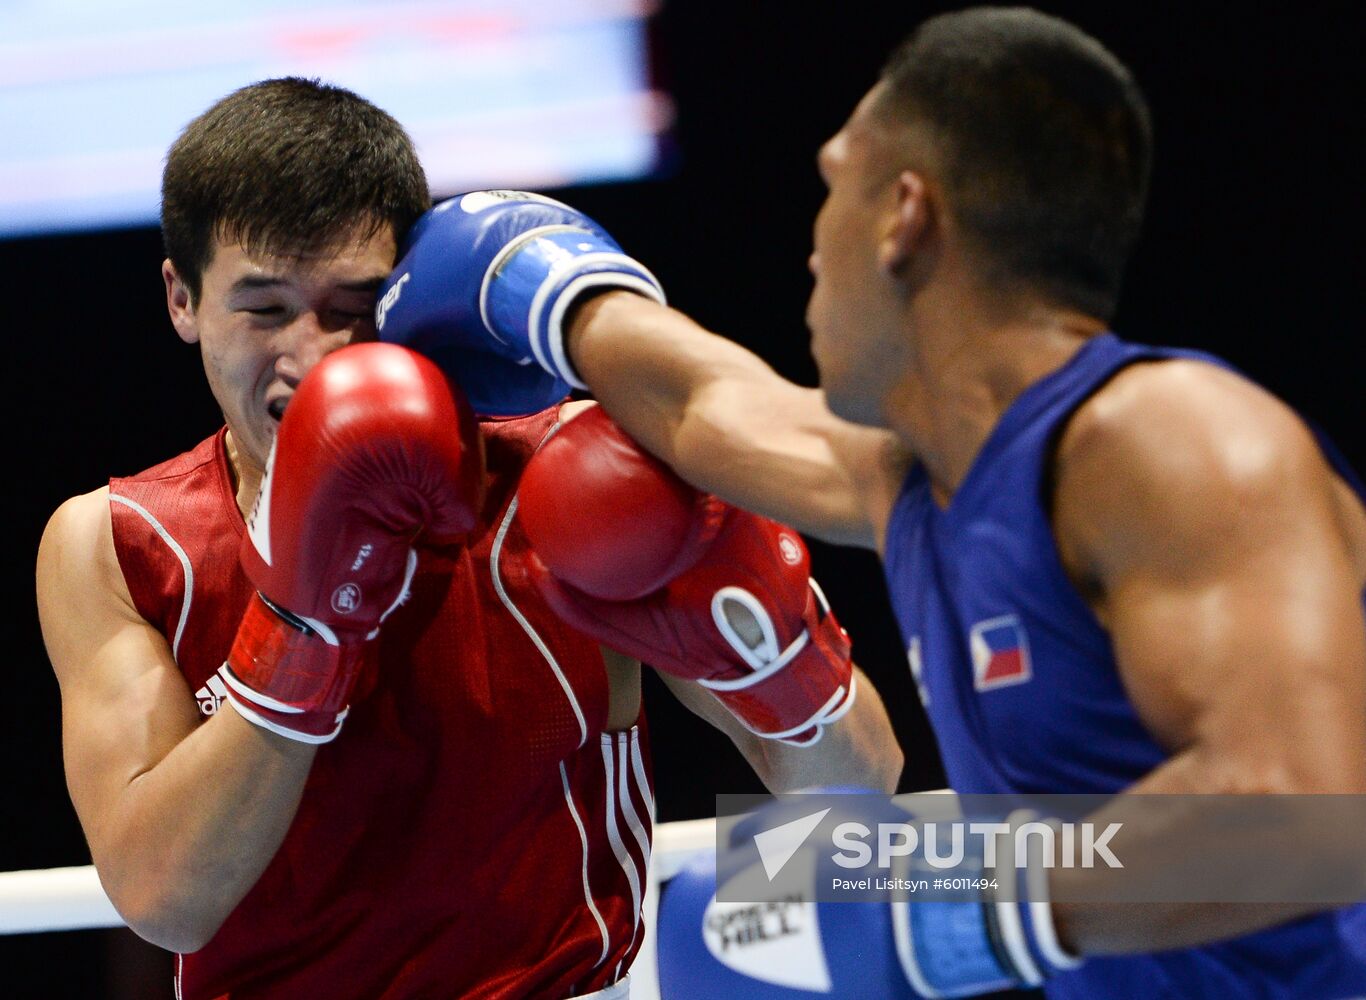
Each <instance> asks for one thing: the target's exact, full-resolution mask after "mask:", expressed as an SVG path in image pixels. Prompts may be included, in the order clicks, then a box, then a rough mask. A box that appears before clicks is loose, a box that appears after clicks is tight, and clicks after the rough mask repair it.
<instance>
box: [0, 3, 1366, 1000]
mask: <svg viewBox="0 0 1366 1000" xmlns="http://www.w3.org/2000/svg"><path fill="white" fill-rule="evenodd" d="M952 6H959V5H942V4H912V3H904V4H897V5H891V4H887V5H882V4H876V3H868V2H862V0H848V2H839V3H825V2H822V3H816V4H812V5H811V7H810V8H809V9H804V10H798V9H796V7H795V5H792V4H790V3H778V2H757V3H728V4H711V3H696V2H693V3H688V2H683V0H677V2H674V3H672V4H669V5H667V6H666V8H665V9H664V10H663V11H662V12H661V13H660V15H659V16H658V18H657V19H656V21H655V25H654V27H655V35H656V39H655V40H656V48H657V55H658V58H659V72H658V77H659V80H658V82H659V84H660V85H661V86H663V87H665V88H666V89H669V90H670V91H672V93H673V94H674V95H675V98H676V101H677V108H678V120H677V123H676V129H675V132H674V140H673V142H672V144H671V149H670V162H671V167H670V171H669V174H668V176H666V177H665V178H664V179H662V180H654V181H649V182H642V183H635V184H627V185H610V186H601V187H594V188H585V189H577V190H573V191H569V192H562V193H560V195H561V197H564V198H566V199H567V200H569V201H571V202H572V203H574V204H576V205H577V206H579V207H581V208H583V209H585V210H586V211H588V212H589V213H590V214H592V215H594V216H595V217H597V218H598V220H599V221H601V222H602V223H604V224H605V225H606V226H607V228H608V229H610V230H611V231H613V232H614V234H615V235H616V236H617V237H618V239H619V240H620V242H621V243H622V244H623V245H624V246H625V247H626V248H627V249H628V250H629V251H631V252H633V253H635V254H636V255H638V256H639V257H641V258H642V259H643V260H644V261H646V262H647V263H648V264H649V266H650V267H651V268H652V269H653V270H654V271H655V273H656V274H658V275H659V277H660V279H661V280H662V281H663V283H664V285H665V287H666V288H667V289H668V291H669V294H670V300H671V302H672V303H673V304H675V305H677V306H679V307H681V308H682V309H684V310H685V311H687V312H689V313H691V314H692V315H693V316H695V317H696V318H697V319H698V320H699V321H701V322H702V323H703V324H705V325H707V326H709V327H711V328H713V329H716V330H718V331H719V332H722V333H725V334H728V335H729V336H731V337H733V338H735V339H736V340H739V341H741V342H742V343H745V344H747V345H749V346H751V347H752V348H754V349H755V350H757V351H759V352H760V353H761V354H762V355H763V356H764V357H765V358H767V359H768V360H769V361H770V362H771V363H773V364H774V365H775V366H776V367H777V368H778V369H779V371H781V372H782V373H783V374H785V375H788V376H789V377H792V378H795V379H797V380H799V381H808V382H809V381H811V380H813V378H814V369H813V367H812V365H811V362H810V359H809V357H808V355H807V351H806V332H805V329H804V327H803V324H802V312H803V308H804V305H805V301H806V296H807V293H808V291H809V285H810V281H809V278H808V276H807V274H806V270H805V266H804V264H805V259H806V256H807V254H808V253H809V251H810V226H811V220H812V218H813V217H814V214H815V211H816V209H817V207H818V205H819V203H820V198H821V187H820V184H819V181H818V179H817V177H816V173H815V170H814V166H813V156H814V154H815V151H816V149H817V147H818V145H819V144H820V142H821V141H822V140H823V139H824V138H825V137H827V136H828V135H829V134H830V133H831V132H833V131H834V130H835V129H836V128H837V127H838V126H839V124H840V123H841V121H842V120H843V118H844V116H845V115H846V114H847V113H848V112H849V110H850V109H851V108H852V106H853V104H854V103H855V101H856V100H857V99H858V97H859V96H860V95H861V94H862V93H863V92H864V90H866V89H867V87H868V86H870V85H871V84H872V83H873V81H874V79H875V77H876V74H877V71H878V69H879V67H880V66H881V64H882V61H883V59H884V57H885V56H886V54H887V52H888V50H889V49H890V48H891V46H892V45H893V44H894V43H895V42H896V41H897V40H898V39H899V38H900V37H901V36H902V35H903V34H904V33H905V31H906V30H908V29H909V28H910V27H911V26H912V25H913V24H914V23H915V22H916V21H918V20H920V19H921V18H923V17H924V16H927V15H928V14H931V13H935V12H938V11H940V10H943V9H948V8H949V7H952ZM1042 6H1044V8H1045V9H1048V10H1051V11H1055V12H1057V13H1061V14H1063V15H1064V16H1067V17H1069V18H1071V19H1073V20H1075V21H1077V22H1078V23H1079V24H1081V25H1082V26H1083V27H1085V28H1086V29H1088V30H1090V31H1091V32H1093V33H1094V34H1096V35H1097V36H1098V37H1099V38H1100V39H1102V40H1103V41H1104V42H1105V43H1106V44H1107V45H1108V46H1109V47H1110V48H1111V49H1112V50H1113V51H1115V52H1116V54H1117V55H1119V56H1120V58H1121V59H1123V60H1124V61H1125V62H1126V63H1127V64H1128V65H1129V66H1130V67H1131V68H1132V69H1133V71H1134V73H1135V75H1136V76H1137V78H1138V80H1139V82H1140V84H1141V85H1142V86H1143V88H1144V90H1145V91H1146V93H1147V95H1148V98H1149V100H1150V102H1151V104H1152V108H1153V115H1154V120H1155V123H1156V134H1157V161H1156V169H1155V173H1154V178H1153V187H1152V198H1151V203H1150V209H1149V215H1148V221H1147V224H1146V228H1145V231H1144V236H1143V238H1142V241H1141V243H1140V245H1139V247H1138V251H1137V253H1136V256H1135V258H1134V261H1133V264H1132V266H1131V268H1130V272H1129V278H1128V283H1127V287H1126V292H1125V295H1124V298H1123V301H1122V305H1121V309H1120V315H1119V318H1118V320H1117V323H1116V326H1117V327H1118V329H1120V330H1121V331H1122V332H1123V333H1125V334H1126V335H1128V336H1130V337H1131V338H1134V339H1139V340H1146V341H1151V342H1158V343H1171V344H1184V345H1190V346H1196V347H1200V348H1205V349H1208V350H1213V351H1216V352H1217V353H1220V354H1222V355H1224V356H1225V357H1227V358H1229V359H1230V360H1232V361H1233V362H1234V363H1235V364H1237V365H1239V366H1240V367H1242V368H1243V369H1244V370H1246V371H1247V372H1249V373H1250V374H1251V375H1252V376H1253V377H1255V378H1256V379H1258V380H1259V381H1261V382H1262V383H1264V384H1266V385H1267V386H1269V387H1270V388H1272V389H1273V390H1274V391H1276V392H1277V393H1279V394H1281V395H1282V396H1284V397H1285V398H1286V399H1288V400H1289V401H1290V402H1291V403H1293V404H1294V405H1295V406H1297V407H1298V408H1300V410H1301V411H1302V412H1304V413H1305V414H1307V415H1309V416H1311V417H1312V418H1313V419H1315V420H1317V421H1319V422H1320V423H1321V424H1322V425H1323V426H1324V427H1325V428H1326V429H1327V430H1328V431H1329V433H1330V434H1332V435H1333V436H1334V437H1335V438H1336V439H1337V440H1338V442H1339V443H1340V444H1341V445H1342V446H1343V448H1344V449H1345V450H1346V452H1347V453H1348V455H1349V457H1350V458H1352V459H1353V460H1354V462H1355V463H1356V464H1357V465H1358V467H1363V460H1366V434H1364V433H1363V429H1362V425H1361V420H1360V415H1359V407H1360V394H1359V390H1358V385H1357V382H1358V369H1359V365H1360V360H1361V357H1362V351H1361V347H1360V337H1361V334H1362V330H1361V311H1360V308H1359V305H1358V303H1359V298H1360V273H1361V239H1360V226H1361V223H1362V213H1361V184H1362V168H1361V157H1360V145H1361V128H1362V125H1361V122H1362V113H1363V102H1362V73H1361V69H1360V65H1361V52H1362V51H1363V47H1362V42H1363V32H1362V14H1361V11H1362V7H1361V5H1360V4H1359V3H1346V2H1343V3H1310V2H1302V3H1293V4H1291V3H1282V4H1267V3H1246V4H1227V3H1203V4H1202V3H1196V4H1185V5H1182V6H1180V7H1179V8H1177V7H1173V8H1170V9H1168V8H1165V7H1163V6H1161V5H1155V4H1151V3H1094V4H1080V3H1074V4H1044V5H1042ZM585 71H589V70H588V69H587V68H586V69H585ZM160 259H161V255H160V246H159V236H158V234H157V232H156V231H154V230H150V229H148V230H126V231H119V232H111V233H99V234H88V235H78V236H65V237H61V238H50V239H27V240H12V241H8V242H4V241H0V275H3V276H4V277H3V280H4V287H5V292H6V294H5V295H4V300H3V301H4V313H3V323H4V327H5V330H6V334H7V336H6V352H7V354H8V356H9V364H8V365H7V366H6V368H5V378H6V385H5V393H4V399H5V400H6V405H7V411H6V414H5V421H4V427H5V428H6V431H7V433H6V438H7V441H8V444H9V447H10V449H11V452H10V457H9V460H8V467H9V470H10V471H9V477H8V478H9V488H8V489H7V490H6V496H7V502H8V504H10V505H11V514H10V515H9V517H8V522H9V524H10V525H11V526H12V528H13V534H12V536H11V537H10V541H9V544H8V551H9V555H8V557H7V558H6V560H5V572H6V577H5V579H6V583H7V587H8V590H7V596H8V597H9V600H8V602H7V606H8V607H9V608H10V609H11V611H10V614H11V623H12V624H11V633H12V635H13V637H14V640H15V641H14V644H13V646H12V647H11V650H10V655H9V657H8V659H9V662H8V664H7V665H6V666H7V669H6V673H5V676H6V678H7V682H6V684H5V688H4V694H3V697H0V740H3V744H2V750H0V870H9V869H21V868H39V867H49V866H55V865H72V864H83V863H86V862H88V860H89V855H88V853H87V851H86V848H85V846H84V842H83V840H82V838H81V834H80V830H79V828H78V827H77V825H76V822H75V817H74V814H73V812H72V810H71V807H70V804H69V802H68V800H67V797H66V791H65V788H64V785H63V780H62V774H61V762H60V745H59V739H60V718H59V706H58V697H57V686H56V683H55V681H54V679H53V676H52V673H51V669H50V667H49V666H48V664H47V661H46V657H45V655H44V653H43V648H42V644H41V640H40V637H39V633H38V625H37V616H36V614H35V612H34V608H33V596H32V575H31V574H32V563H33V557H34V553H35V551H36V548H37V543H38V538H39V535H40V533H41V531H42V527H43V524H44V522H45V521H46V518H47V516H48V515H49V514H50V513H51V511H52V510H53V509H54V508H55V507H56V506H57V505H58V504H59V503H60V502H61V501H62V500H63V499H64V498H66V497H67V496H70V495H72V494H74V493H78V492H84V491H87V490H90V489H93V488H95V487H97V486H99V485H101V484H102V483H103V482H104V481H105V480H106V479H107V478H108V477H109V476H110V475H111V474H127V473H132V472H135V471H137V470H140V469H142V468H145V467H147V466H149V465H151V464H153V463H154V462H157V461H159V460H161V459H164V458H166V457H168V456H170V455H172V454H174V453H177V452H179V451H182V450H184V449H186V448H189V447H191V446H192V445H193V444H195V443H196V442H198V441H199V440H200V439H201V438H202V437H204V436H205V435H206V434H208V433H209V432H211V431H212V430H213V429H214V428H215V427H216V426H217V424H218V422H219V416H218V414H217V413H216V411H215V408H214V405H213V402H212V399H211V397H210V396H209V393H208V391H207V388H206V387H205V385H204V383H203V376H202V372H201V370H200V368H199V364H198V355H197V353H196V351H195V349H193V348H189V347H186V346H185V345H183V344H181V343H180V341H179V340H178V339H176V337H175V336H174V334H173V332H172V330H171V327H170V324H169V322H168V320H167V318H166V313H165V307H164V304H163V296H162V290H161V282H160V278H159V274H158V265H159V262H160ZM815 558H816V565H817V573H818V575H819V576H820V578H821V579H822V581H823V582H824V584H825V587H826V590H827V592H828V593H829V595H830V597H831V599H832V601H833V603H834V605H835V607H836V609H837V611H838V612H839V614H840V616H841V618H842V619H843V621H844V623H845V624H846V625H847V626H848V628H849V630H850V631H851V633H852V634H853V635H854V637H855V640H856V646H855V655H856V658H857V659H858V661H859V662H860V663H861V664H862V665H863V667H864V668H865V669H866V670H867V672H868V673H869V675H870V676H871V677H872V678H873V680H874V681H875V683H876V684H877V685H878V686H879V688H880V689H881V690H882V692H883V695H884V698H885V699H886V701H887V703H888V705H889V708H890V710H891V712H892V715H893V718H894V720H895V723H896V726H897V730H898V733H899V734H900V736H901V738H902V741H903V745H904V746H905V748H906V751H907V767H906V773H905V777H904V779H903V783H902V787H903V790H911V789H919V788H928V787H936V786H938V785H939V784H940V783H942V780H943V779H942V774H941V773H940V771H939V766H938V762H937V760H936V759H935V754H934V750H933V745H932V743H931V742H930V739H929V736H928V732H927V730H926V728H925V723H924V718H923V716H922V714H921V712H920V709H919V705H918V703H917V702H916V699H915V695H914V691H913V688H912V687H911V685H910V681H909V678H908V676H907V670H906V667H905V658H904V653H903V651H902V649H901V643H900V641H899V639H898V638H897V636H896V633H895V628H894V626H893V625H892V623H891V618H890V614H889V612H888V610H887V605H886V597H885V594H884V592H883V585H882V582H881V578H880V576H879V573H878V570H877V565H876V561H875V560H874V558H872V557H871V556H868V555H866V554H860V553H849V552H845V551H839V550H834V549H830V548H826V547H821V546H816V547H815ZM647 698H648V699H649V704H650V708H651V716H652V728H653V733H654V744H655V757H656V761H657V772H658V773H657V783H658V788H659V803H660V818H661V819H662V820H672V819H680V818H686V817H692V816H700V815H705V814H710V813H711V812H712V811H713V805H712V799H711V796H712V795H713V794H714V793H716V792H719V791H745V790H749V789H752V788H755V787H757V785H756V782H755V780H754V779H753V778H752V776H750V775H749V773H748V772H747V769H746V768H745V766H744V764H743V763H741V762H740V761H739V759H738V758H737V757H736V756H735V755H734V754H733V753H732V752H730V751H729V748H728V747H727V746H726V745H724V741H723V740H722V739H721V738H719V737H717V736H716V735H715V734H714V733H712V732H710V731H709V730H707V729H706V728H705V727H703V726H701V725H700V724H697V723H694V722H693V720H691V718H690V717H686V716H685V714H684V713H682V712H681V711H680V710H678V709H677V708H676V707H675V706H673V705H670V704H668V703H667V701H666V700H665V699H667V695H666V694H665V693H664V692H663V689H662V688H660V687H659V686H658V685H652V686H650V687H649V688H648V689H647ZM529 905H532V904H531V903H530V901H529ZM130 938H131V935H129V934H128V932H126V931H124V932H81V933H65V934H49V935H35V936H28V937H11V938H0V970H3V972H0V976H3V980H0V981H2V982H3V983H4V985H3V986H0V991H3V992H4V993H6V995H9V996H33V997H58V996H62V997H65V996H71V997H75V996H82V997H94V996H109V997H114V996H149V995H158V996H162V995H164V996H169V995H170V994H169V986H168V985H167V984H166V983H165V980H164V979H160V978H158V979H157V980H156V982H157V989H158V991H159V992H157V993H155V994H152V993H149V991H148V989H149V988H148V987H146V986H139V985H136V984H137V982H138V980H137V979H136V977H130V976H128V975H121V976H114V975H112V974H110V973H109V972H107V968H108V967H109V966H110V964H111V962H113V961H119V962H139V961H141V962H150V963H151V965H152V966H153V967H154V968H155V969H156V970H157V975H158V977H159V976H160V974H161V972H162V971H163V970H164V969H168V968H169V963H168V962H166V960H165V959H164V957H163V956H160V955H159V954H157V953H155V952H149V953H144V952H142V951H141V950H139V949H137V948H136V947H134V946H133V945H131V943H130ZM163 987H164V989H163Z"/></svg>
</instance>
